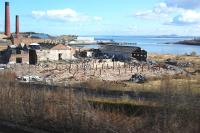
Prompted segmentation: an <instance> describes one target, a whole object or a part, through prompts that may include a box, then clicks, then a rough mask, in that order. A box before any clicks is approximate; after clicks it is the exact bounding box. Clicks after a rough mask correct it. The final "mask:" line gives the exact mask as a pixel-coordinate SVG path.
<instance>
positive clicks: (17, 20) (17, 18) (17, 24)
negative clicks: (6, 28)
mask: <svg viewBox="0 0 200 133" xmlns="http://www.w3.org/2000/svg"><path fill="white" fill-rule="evenodd" d="M15 28H16V31H15V33H16V38H19V16H18V15H16V27H15Z"/></svg>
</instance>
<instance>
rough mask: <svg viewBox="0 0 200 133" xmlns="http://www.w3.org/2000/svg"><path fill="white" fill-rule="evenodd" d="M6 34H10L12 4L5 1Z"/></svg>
mask: <svg viewBox="0 0 200 133" xmlns="http://www.w3.org/2000/svg"><path fill="white" fill-rule="evenodd" d="M5 35H6V36H10V6H9V2H5Z"/></svg>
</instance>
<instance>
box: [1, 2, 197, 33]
mask: <svg viewBox="0 0 200 133" xmlns="http://www.w3.org/2000/svg"><path fill="white" fill-rule="evenodd" d="M8 1H9V0H8ZM4 2H5V0H3V1H1V3H0V10H1V11H0V18H1V19H0V31H3V30H4ZM9 2H10V9H11V30H12V31H13V32H14V28H15V15H16V14H18V15H20V30H21V31H35V32H43V33H49V34H52V35H60V34H78V35H169V34H177V35H197V36H199V35H200V32H199V31H200V10H198V8H199V9H200V2H198V0H139V1H138V0H137V1H136V0H13V1H12V0H10V1H9ZM25 3H26V4H25Z"/></svg>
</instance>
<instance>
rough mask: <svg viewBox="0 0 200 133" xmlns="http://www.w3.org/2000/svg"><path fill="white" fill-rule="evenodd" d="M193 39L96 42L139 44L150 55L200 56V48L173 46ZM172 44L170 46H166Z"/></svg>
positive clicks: (116, 38) (117, 38)
mask: <svg viewBox="0 0 200 133" xmlns="http://www.w3.org/2000/svg"><path fill="white" fill-rule="evenodd" d="M190 39H193V37H180V36H171V37H170V36H167V37H166V36H95V40H113V41H116V42H128V43H137V44H136V46H139V47H141V48H143V49H145V50H147V51H148V52H150V53H157V54H176V55H183V54H186V53H187V54H190V53H192V52H196V53H197V54H198V55H200V46H191V45H182V44H172V43H173V42H178V41H182V40H190ZM166 43H170V44H166ZM87 47H90V48H95V47H98V46H96V45H88V46H87Z"/></svg>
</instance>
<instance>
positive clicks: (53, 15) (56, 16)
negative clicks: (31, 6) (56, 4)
mask: <svg viewBox="0 0 200 133" xmlns="http://www.w3.org/2000/svg"><path fill="white" fill-rule="evenodd" d="M32 16H33V17H34V18H35V19H50V20H54V21H61V22H82V21H90V20H95V21H101V20H102V18H101V17H99V16H88V15H84V14H81V13H78V12H77V11H75V10H73V9H70V8H66V9H60V10H46V11H32Z"/></svg>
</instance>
